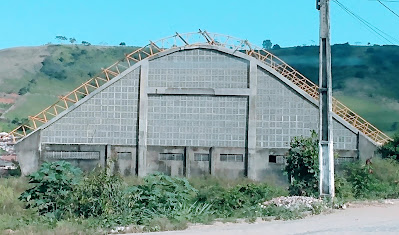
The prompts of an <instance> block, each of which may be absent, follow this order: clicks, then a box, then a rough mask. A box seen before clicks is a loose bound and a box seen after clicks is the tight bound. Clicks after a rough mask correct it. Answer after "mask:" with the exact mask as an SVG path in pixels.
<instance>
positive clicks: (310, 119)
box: [256, 69, 357, 150]
mask: <svg viewBox="0 0 399 235" xmlns="http://www.w3.org/2000/svg"><path fill="white" fill-rule="evenodd" d="M257 83H258V84H257V97H256V107H257V108H256V117H257V130H256V135H257V136H256V137H257V140H256V146H257V147H258V148H287V147H289V143H290V141H291V139H292V138H293V137H295V136H310V134H311V130H315V131H316V133H319V131H318V129H319V111H318V107H317V105H315V104H314V103H312V102H311V101H310V100H307V99H305V98H304V97H302V96H301V95H300V94H299V93H298V92H296V91H295V90H294V89H292V88H291V87H289V86H288V85H287V84H285V83H284V82H283V81H281V80H279V79H278V78H276V77H275V76H273V75H272V74H270V73H269V72H267V71H265V70H264V69H259V71H258V81H257ZM333 135H334V147H335V148H336V149H346V150H353V149H357V146H356V145H357V135H356V134H355V133H354V132H352V131H351V130H349V129H347V128H346V127H344V126H343V125H342V124H340V123H338V122H337V121H336V120H334V121H333Z"/></svg>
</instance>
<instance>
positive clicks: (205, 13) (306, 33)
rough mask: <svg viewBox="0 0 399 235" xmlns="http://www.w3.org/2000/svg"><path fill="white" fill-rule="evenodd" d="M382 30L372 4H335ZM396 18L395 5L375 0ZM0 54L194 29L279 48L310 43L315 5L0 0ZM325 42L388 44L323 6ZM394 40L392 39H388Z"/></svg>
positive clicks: (394, 30) (238, 0) (385, 22)
mask: <svg viewBox="0 0 399 235" xmlns="http://www.w3.org/2000/svg"><path fill="white" fill-rule="evenodd" d="M340 2H341V3H343V4H344V5H346V6H347V7H348V8H349V9H351V10H352V11H353V12H355V13H356V14H358V15H360V16H361V17H363V18H364V19H366V20H367V21H369V22H370V23H372V24H373V25H374V26H376V27H378V28H379V29H381V30H382V31H384V32H385V33H387V34H389V35H391V36H392V37H394V38H398V39H399V27H398V26H399V17H397V16H395V15H394V14H392V13H391V12H389V11H388V10H387V9H386V8H384V7H383V6H382V5H380V4H379V3H378V2H377V1H373V0H340ZM383 2H384V4H386V5H387V6H389V7H390V8H391V9H392V10H394V11H395V12H397V13H399V2H395V1H394V2H391V1H387V0H385V1H383ZM0 8H1V9H2V13H1V20H0V26H1V28H0V29H1V33H0V49H3V48H9V47H18V46H37V45H43V44H46V43H48V42H52V43H56V42H57V40H56V39H55V36H57V35H63V36H66V37H68V38H69V37H74V38H76V39H77V41H78V42H81V41H83V40H84V41H88V42H90V43H92V44H107V45H117V44H119V43H120V42H122V41H123V42H126V44H127V45H137V46H144V45H145V44H147V43H148V41H149V40H153V41H154V40H157V39H160V38H163V37H166V36H170V35H172V34H174V33H175V32H176V31H177V32H181V33H184V32H193V31H197V30H198V29H199V28H201V29H205V30H207V31H209V32H217V33H223V34H228V35H232V36H236V37H238V38H242V39H248V40H249V41H250V42H252V43H254V44H257V45H261V44H262V41H263V40H264V39H270V40H272V42H273V43H278V44H279V45H281V46H283V47H286V46H296V45H303V44H306V45H310V44H317V41H318V30H319V28H318V27H319V26H318V24H319V16H318V14H319V13H318V11H317V10H316V9H315V0H285V1H283V0H263V1H252V0H247V1H243V0H230V1H222V0H219V1H218V0H213V1H210V0H202V1H190V0H185V1H173V0H168V1H160V0H159V1H158V0H152V1H134V0H131V1H128V0H112V1H111V0H110V1H103V0H95V1H94V0H68V1H65V0H63V1H61V0H52V1H50V0H35V1H34V0H31V1H29V0H18V1H15V0H0ZM331 18H332V43H344V42H349V43H351V44H355V43H359V42H360V43H362V44H367V43H368V42H370V43H371V44H390V43H389V42H387V41H386V40H384V39H382V38H380V37H379V36H377V35H375V34H374V33H371V32H370V30H368V29H367V28H366V27H365V26H364V25H362V24H361V23H359V22H358V21H357V20H355V19H354V18H353V17H351V16H350V15H348V14H347V13H345V12H344V11H343V10H342V9H341V8H339V7H338V6H337V4H336V3H334V2H331ZM396 43H397V42H396Z"/></svg>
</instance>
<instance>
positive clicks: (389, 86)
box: [271, 44, 399, 136]
mask: <svg viewBox="0 0 399 235" xmlns="http://www.w3.org/2000/svg"><path fill="white" fill-rule="evenodd" d="M318 50H319V48H318V47H316V46H306V47H293V48H282V49H277V50H271V52H272V53H273V54H275V55H277V56H278V57H280V58H281V59H283V60H284V61H285V62H287V63H288V64H289V65H291V66H292V67H294V68H295V69H297V70H298V71H299V72H301V73H302V74H303V75H305V76H306V77H308V78H309V79H311V80H312V81H313V82H315V83H316V84H318V76H319V68H318V59H319V51H318ZM332 76H333V95H334V97H335V98H337V99H338V100H340V101H341V102H342V103H344V104H345V105H346V106H348V107H349V108H351V109H352V110H353V111H355V112H356V113H358V114H359V115H361V116H362V117H364V118H365V119H366V120H368V121H369V122H370V123H372V124H373V125H375V126H376V127H377V128H379V129H381V130H382V131H384V132H385V133H386V134H388V135H391V136H392V135H393V134H394V133H395V132H397V131H399V47H398V46H377V45H375V46H351V45H349V44H338V45H333V46H332Z"/></svg>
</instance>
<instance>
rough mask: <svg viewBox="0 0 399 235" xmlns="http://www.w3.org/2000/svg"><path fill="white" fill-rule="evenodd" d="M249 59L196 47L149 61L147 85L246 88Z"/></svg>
mask: <svg viewBox="0 0 399 235" xmlns="http://www.w3.org/2000/svg"><path fill="white" fill-rule="evenodd" d="M248 66H249V62H248V60H244V59H241V58H238V57H235V56H232V55H228V54H226V53H223V52H220V51H216V50H207V49H195V50H184V51H178V52H175V53H173V54H169V55H165V56H162V57H160V58H157V59H155V60H152V61H150V69H149V74H148V86H149V87H167V88H172V87H173V88H247V87H248V77H247V75H248Z"/></svg>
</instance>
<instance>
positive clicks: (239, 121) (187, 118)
mask: <svg viewBox="0 0 399 235" xmlns="http://www.w3.org/2000/svg"><path fill="white" fill-rule="evenodd" d="M234 112H237V114H234ZM246 115H247V99H246V98H245V97H219V96H215V97H214V96H176V95H159V96H149V97H148V129H147V130H148V139H147V144H148V145H154V146H196V147H212V146H216V147H245V133H246Z"/></svg>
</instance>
